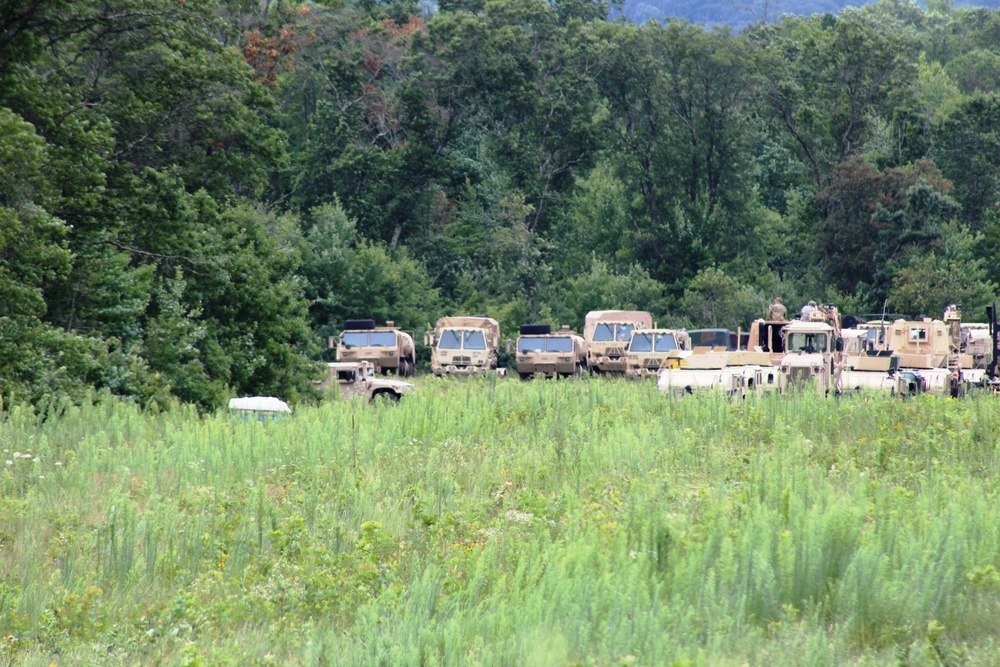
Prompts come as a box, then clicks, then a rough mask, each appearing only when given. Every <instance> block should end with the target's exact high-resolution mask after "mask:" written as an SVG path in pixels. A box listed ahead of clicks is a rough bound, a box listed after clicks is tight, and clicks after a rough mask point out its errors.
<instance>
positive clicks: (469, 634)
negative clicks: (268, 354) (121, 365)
mask: <svg viewBox="0 0 1000 667" xmlns="http://www.w3.org/2000/svg"><path fill="white" fill-rule="evenodd" d="M998 407H1000V406H998V404H997V403H996V399H995V397H991V396H981V397H973V398H970V399H966V400H962V401H955V400H951V399H940V398H933V397H917V398H916V399H913V400H909V401H893V400H888V399H883V398H881V397H852V398H851V399H841V400H839V401H838V400H827V399H823V398H820V397H817V396H813V395H802V396H770V397H763V398H760V399H756V400H750V401H747V402H744V403H732V402H729V401H727V400H725V399H722V398H719V397H716V396H695V397H687V398H685V399H683V400H672V399H671V398H669V397H667V396H664V395H662V394H660V393H658V392H656V390H655V388H654V387H652V386H651V383H649V384H645V383H642V384H640V383H627V382H606V381H570V382H532V383H519V382H516V381H504V380H497V379H487V380H483V381H471V382H455V381H448V380H434V379H430V378H429V379H427V380H425V381H424V382H423V383H422V386H421V388H420V391H419V392H418V393H416V394H414V395H411V396H408V397H407V398H406V400H404V401H403V402H402V403H401V404H400V405H398V406H374V407H373V406H368V405H363V404H361V403H353V402H352V403H331V404H327V405H324V406H322V407H318V408H301V409H299V410H298V411H297V412H296V414H295V416H294V417H292V418H289V419H284V420H279V421H275V422H269V423H261V422H256V421H248V420H244V419H240V418H234V417H231V416H229V415H228V414H221V413H220V414H218V415H215V416H210V417H206V418H199V417H198V416H197V414H196V413H195V412H193V411H189V410H184V409H178V410H175V411H172V412H167V413H162V414H155V415H153V414H143V413H142V412H141V411H140V410H138V409H137V408H135V407H134V406H131V405H127V404H122V403H118V402H113V401H108V402H104V403H101V404H98V405H88V406H83V407H74V406H62V407H61V408H59V409H53V410H50V411H49V413H48V414H47V415H46V416H45V418H40V417H39V416H37V415H35V414H34V413H32V412H30V411H28V410H25V409H23V408H14V409H13V410H11V411H10V412H8V413H6V414H5V415H3V417H2V422H0V450H2V455H0V467H2V468H3V470H2V472H0V625H2V628H0V637H2V640H0V641H2V643H0V651H2V652H0V664H7V663H10V664H29V665H30V664H39V665H48V664H52V663H56V664H60V665H62V664H187V665H194V664H204V665H215V664H234V665H236V664H239V665H244V664H272V663H275V664H296V665H299V664H301V665H324V664H345V665H347V664H351V665H353V664H372V665H379V664H385V665H397V664H427V665H435V664H440V665H465V664H481V665H530V664H538V665H553V664H556V665H558V664H600V665H607V664H636V665H660V664H680V665H686V664H692V665H697V664H711V665H715V664H720V665H728V664H732V665H742V664H784V665H843V664H872V665H875V664H879V665H897V664H913V665H921V664H927V665H937V664H969V665H992V664H997V663H998V662H1000V649H998V647H997V642H998V640H1000V626H998V624H997V623H996V620H995V619H996V618H997V613H998V611H1000V605H998V602H1000V529H998V528H997V526H998V525H1000V500H998V491H997V488H998V484H997V481H998V459H997V455H996V453H997V444H998V439H1000V410H998ZM8 461H10V463H9V464H8V463H7V462H8Z"/></svg>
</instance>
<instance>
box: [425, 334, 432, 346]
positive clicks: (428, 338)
mask: <svg viewBox="0 0 1000 667" xmlns="http://www.w3.org/2000/svg"><path fill="white" fill-rule="evenodd" d="M431 344H432V339H431V332H430V331H427V332H424V347H431Z"/></svg>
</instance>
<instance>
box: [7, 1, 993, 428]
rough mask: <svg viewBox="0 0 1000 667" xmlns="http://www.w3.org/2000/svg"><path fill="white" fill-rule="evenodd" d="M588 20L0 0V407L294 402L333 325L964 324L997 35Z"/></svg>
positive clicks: (893, 23) (989, 233) (970, 305)
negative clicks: (648, 319) (778, 302)
mask: <svg viewBox="0 0 1000 667" xmlns="http://www.w3.org/2000/svg"><path fill="white" fill-rule="evenodd" d="M606 16H607V7H606V6H605V5H603V4H601V3H597V2H578V1H566V2H552V3H548V2H542V1H540V0H489V1H485V2H484V1H473V2H447V3H441V4H440V6H439V7H438V8H437V11H435V12H433V13H431V12H428V11H426V9H425V8H423V5H418V3H416V2H413V1H412V0H393V1H392V2H356V3H347V4H344V3H337V2H324V3H305V4H290V3H288V2H285V1H283V0H279V1H278V2H273V1H272V2H257V1H256V0H204V1H198V2H194V1H191V2H178V1H177V0H128V1H126V0H110V1H109V0H101V1H100V2H98V1H97V0H80V1H78V2H66V1H65V0H32V1H28V0H4V1H3V2H0V395H2V396H3V398H4V401H5V404H7V405H11V404H14V403H19V402H30V403H35V404H47V403H49V402H52V401H55V400H58V399H59V398H60V397H63V396H68V397H71V398H74V399H75V400H80V399H81V398H82V397H83V396H84V395H85V394H86V392H87V391H89V390H90V389H92V388H95V387H96V388H101V389H107V390H109V391H111V392H113V393H114V394H117V395H121V396H126V397H130V398H132V399H134V400H135V401H136V402H138V403H139V404H141V405H143V406H147V407H153V406H159V405H163V404H164V403H165V402H170V401H172V400H174V399H180V400H182V401H185V402H192V403H195V404H197V405H199V406H201V407H202V408H203V409H210V408H211V407H213V406H216V405H218V404H219V403H220V402H221V401H223V400H224V399H225V398H226V396H229V395H232V394H234V393H241V394H245V393H254V394H275V395H280V396H282V397H284V398H288V399H290V400H302V399H308V398H310V396H311V395H312V394H311V390H310V389H309V386H310V385H309V382H308V380H309V377H310V375H311V374H312V373H313V370H312V368H311V365H312V360H318V359H321V358H323V355H324V354H328V353H326V352H324V348H325V345H324V341H325V339H326V337H327V336H329V335H332V334H335V333H336V332H337V331H338V330H339V327H340V326H341V323H342V322H343V320H344V319H345V318H348V317H365V318H367V317H374V318H376V319H377V320H379V321H382V320H385V319H393V320H395V321H396V322H397V323H399V324H401V325H402V326H403V327H404V328H406V329H409V330H412V331H415V332H416V333H418V334H419V333H421V332H422V331H423V330H424V328H425V327H427V326H428V325H429V324H431V323H432V322H433V321H434V320H435V319H436V318H437V317H439V316H441V315H444V314H458V313H470V314H489V315H492V316H494V317H496V318H497V319H499V320H500V321H501V324H502V327H503V330H504V331H505V333H506V334H508V335H511V334H512V332H513V331H514V329H515V327H516V326H517V325H518V324H520V323H522V322H526V321H549V322H551V323H553V324H557V325H558V324H562V323H566V324H570V325H573V326H574V327H577V328H579V327H580V326H581V325H582V318H583V315H584V314H585V313H586V312H587V311H588V310H590V309H596V308H616V307H621V308H643V309H648V310H650V311H652V312H653V314H654V317H655V318H656V319H657V320H658V321H659V322H660V323H661V324H664V325H687V326H699V325H718V326H728V327H735V326H738V325H745V324H746V323H748V322H749V321H750V320H751V319H753V318H754V317H756V316H758V315H760V314H762V313H763V306H764V305H765V304H766V303H767V302H768V301H770V300H771V299H772V298H773V297H775V296H781V297H783V298H784V299H785V301H786V303H789V304H790V305H792V307H793V308H794V307H795V306H797V305H798V304H799V303H803V302H805V301H806V300H807V299H816V300H820V301H832V302H836V303H837V304H839V305H841V306H842V310H856V311H861V312H864V311H869V312H872V311H880V310H881V309H882V304H883V303H884V302H885V300H886V299H888V300H889V310H891V311H894V312H908V313H910V314H912V315H920V314H923V315H937V314H938V313H939V312H940V311H941V310H942V309H943V308H944V306H945V305H947V304H948V303H951V302H958V303H960V304H961V305H962V306H963V307H964V309H965V312H966V314H967V315H966V318H967V319H970V320H976V319H979V318H980V314H981V312H982V310H981V309H982V307H983V306H984V305H985V304H986V303H988V302H990V301H992V300H993V299H994V298H995V296H996V292H997V285H998V284H1000V269H998V268H997V267H998V266H1000V262H998V259H1000V215H998V213H997V204H998V193H1000V183H998V181H997V178H996V173H997V167H998V163H1000V150H998V145H997V132H996V127H997V122H998V119H1000V113H998V110H1000V102H998V90H1000V77H998V76H997V75H996V69H997V68H996V66H995V65H996V63H998V62H1000V51H998V46H997V44H998V42H997V40H996V35H997V32H998V30H1000V14H997V13H996V12H994V11H992V10H989V9H983V8H955V7H952V6H951V4H950V3H944V2H942V3H932V4H931V5H929V7H928V8H927V9H921V8H920V7H918V6H916V5H915V4H914V3H910V2H901V1H892V2H890V1H888V0H885V1H883V2H879V3H875V4H869V5H867V6H865V7H863V8H861V9H850V10H845V11H843V12H842V13H841V14H840V15H838V16H834V15H832V14H824V15H817V16H812V17H785V18H784V19H783V20H781V21H778V22H775V21H773V20H766V21H763V20H762V21H760V22H758V23H756V24H751V25H748V26H746V27H745V28H744V29H742V30H741V31H740V32H732V31H730V30H728V29H722V28H715V29H711V30H707V29H705V28H704V27H702V26H697V25H690V24H688V23H686V22H685V21H683V20H680V19H677V20H670V21H668V22H667V23H666V24H658V23H647V24H644V25H635V24H632V23H628V22H624V21H614V22H609V21H608V20H607V19H606ZM762 18H767V17H762ZM418 337H419V336H418Z"/></svg>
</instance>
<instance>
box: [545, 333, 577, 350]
mask: <svg viewBox="0 0 1000 667" xmlns="http://www.w3.org/2000/svg"><path fill="white" fill-rule="evenodd" d="M545 351H546V352H572V351H573V340H572V339H571V338H570V337H569V336H559V337H558V338H546V339H545Z"/></svg>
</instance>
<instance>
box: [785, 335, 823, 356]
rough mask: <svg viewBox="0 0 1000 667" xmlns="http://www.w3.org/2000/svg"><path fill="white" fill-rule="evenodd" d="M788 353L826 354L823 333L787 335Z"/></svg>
mask: <svg viewBox="0 0 1000 667" xmlns="http://www.w3.org/2000/svg"><path fill="white" fill-rule="evenodd" d="M787 349H788V351H789V352H806V353H812V352H826V334H825V333H796V332H792V333H790V334H788V348H787Z"/></svg>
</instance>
